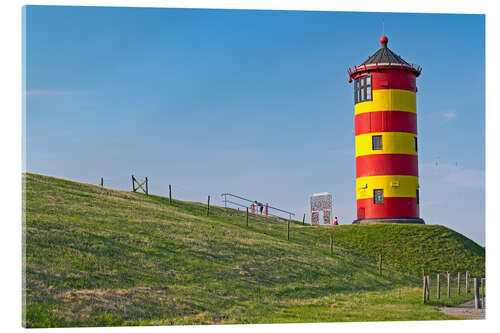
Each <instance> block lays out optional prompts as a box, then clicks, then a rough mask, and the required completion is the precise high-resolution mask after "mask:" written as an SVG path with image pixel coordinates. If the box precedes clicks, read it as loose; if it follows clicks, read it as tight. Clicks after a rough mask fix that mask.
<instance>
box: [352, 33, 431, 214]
mask: <svg viewBox="0 0 500 333" xmlns="http://www.w3.org/2000/svg"><path fill="white" fill-rule="evenodd" d="M387 42H388V38H387V37H386V36H382V37H381V38H380V44H381V48H380V49H379V50H378V51H377V52H375V54H373V55H372V56H371V57H370V58H368V60H366V61H365V62H364V63H362V64H361V65H359V66H355V67H354V68H353V69H351V68H350V69H349V82H353V81H354V127H355V136H356V200H357V219H356V220H355V221H354V222H353V223H373V222H379V223H424V220H422V219H421V218H420V217H419V185H418V156H417V154H418V140H417V105H416V93H417V86H416V78H417V77H418V76H419V75H420V72H421V68H420V66H418V67H415V66H414V65H410V64H408V63H407V62H406V61H404V60H403V59H402V58H401V57H399V56H398V55H396V54H395V53H393V52H392V51H391V50H390V49H389V48H388V47H387Z"/></svg>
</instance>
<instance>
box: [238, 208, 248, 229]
mask: <svg viewBox="0 0 500 333" xmlns="http://www.w3.org/2000/svg"><path fill="white" fill-rule="evenodd" d="M238 210H239V208H238ZM247 227H248V207H247Z"/></svg>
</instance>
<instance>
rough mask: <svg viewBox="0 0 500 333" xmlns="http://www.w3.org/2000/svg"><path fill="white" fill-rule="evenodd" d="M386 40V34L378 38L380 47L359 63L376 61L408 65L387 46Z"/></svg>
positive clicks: (366, 63)
mask: <svg viewBox="0 0 500 333" xmlns="http://www.w3.org/2000/svg"><path fill="white" fill-rule="evenodd" d="M388 41H389V39H388V38H387V36H382V38H380V44H381V46H382V47H381V48H380V49H379V50H378V51H377V52H375V53H374V54H373V55H372V56H371V57H369V58H368V59H367V60H366V61H365V62H363V63H362V64H361V65H368V64H377V63H379V64H380V63H390V64H402V65H409V64H408V63H407V62H406V61H404V60H403V58H401V57H400V56H398V55H397V54H396V53H394V52H392V51H391V50H390V49H389V48H388V47H387V42H388Z"/></svg>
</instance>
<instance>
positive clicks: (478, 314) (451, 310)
mask: <svg viewBox="0 0 500 333" xmlns="http://www.w3.org/2000/svg"><path fill="white" fill-rule="evenodd" d="M484 303H485V306H484V307H486V300H485V302H484ZM439 311H441V312H443V313H445V314H447V315H450V316H453V317H458V318H463V319H484V316H485V309H477V310H476V309H474V300H470V301H467V302H465V303H462V304H460V305H457V306H454V307H442V308H439Z"/></svg>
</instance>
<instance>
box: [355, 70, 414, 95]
mask: <svg viewBox="0 0 500 333" xmlns="http://www.w3.org/2000/svg"><path fill="white" fill-rule="evenodd" d="M360 74H362V75H355V76H353V79H357V78H358V77H361V76H364V75H366V74H370V75H371V76H372V89H403V90H410V91H414V92H417V83H416V81H417V80H416V78H417V77H416V75H415V73H414V72H409V71H405V70H399V71H398V70H394V69H379V70H376V71H370V72H369V73H366V74H365V73H360Z"/></svg>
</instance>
